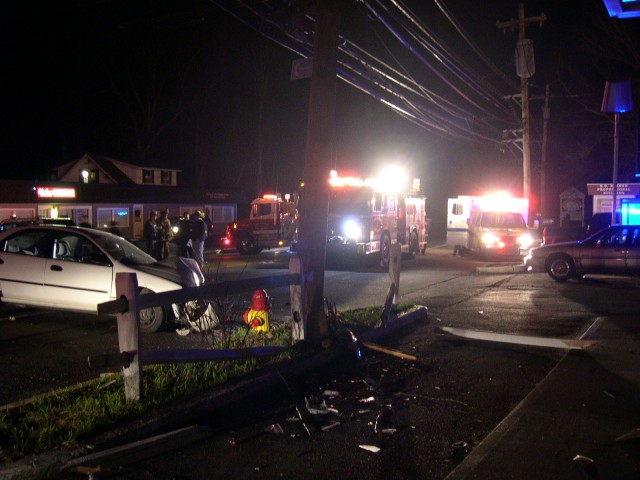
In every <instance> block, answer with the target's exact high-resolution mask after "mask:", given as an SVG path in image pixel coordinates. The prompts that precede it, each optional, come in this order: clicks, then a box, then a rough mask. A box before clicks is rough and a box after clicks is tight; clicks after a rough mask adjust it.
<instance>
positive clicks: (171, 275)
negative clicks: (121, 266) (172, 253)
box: [129, 257, 204, 287]
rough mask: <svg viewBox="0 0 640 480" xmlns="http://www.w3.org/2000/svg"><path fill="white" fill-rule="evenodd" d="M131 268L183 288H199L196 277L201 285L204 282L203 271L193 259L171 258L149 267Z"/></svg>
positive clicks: (134, 266) (133, 266)
mask: <svg viewBox="0 0 640 480" xmlns="http://www.w3.org/2000/svg"><path fill="white" fill-rule="evenodd" d="M129 267H130V268H132V269H134V270H138V271H141V272H145V273H148V274H150V275H154V276H156V277H160V278H164V279H165V280H169V281H171V282H174V283H177V284H179V285H181V286H182V287H193V286H197V283H196V282H195V280H194V277H195V278H198V279H199V280H200V282H199V284H200V285H201V284H202V283H203V281H204V276H203V275H202V271H201V270H200V268H199V267H198V264H197V263H196V261H195V260H193V259H191V258H181V257H169V258H166V259H164V260H162V261H160V262H155V263H150V264H148V265H129Z"/></svg>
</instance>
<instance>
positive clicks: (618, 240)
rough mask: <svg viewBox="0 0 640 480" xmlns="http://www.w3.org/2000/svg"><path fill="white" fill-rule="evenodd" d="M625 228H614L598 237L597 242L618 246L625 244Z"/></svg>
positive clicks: (603, 244) (602, 244)
mask: <svg viewBox="0 0 640 480" xmlns="http://www.w3.org/2000/svg"><path fill="white" fill-rule="evenodd" d="M627 230H628V229H626V228H622V229H620V230H615V231H613V232H611V233H610V234H609V235H605V236H603V237H602V238H601V239H600V242H599V244H600V245H601V246H607V245H612V246H620V245H625V244H626V243H627Z"/></svg>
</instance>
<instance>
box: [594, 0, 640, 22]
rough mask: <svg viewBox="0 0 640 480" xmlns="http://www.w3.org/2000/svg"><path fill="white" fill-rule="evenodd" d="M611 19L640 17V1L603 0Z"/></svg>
mask: <svg viewBox="0 0 640 480" xmlns="http://www.w3.org/2000/svg"><path fill="white" fill-rule="evenodd" d="M603 2H604V6H605V7H607V12H609V16H610V17H617V18H635V17H640V1H639V0H603Z"/></svg>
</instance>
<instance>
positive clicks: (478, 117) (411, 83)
mask: <svg viewBox="0 0 640 480" xmlns="http://www.w3.org/2000/svg"><path fill="white" fill-rule="evenodd" d="M210 1H211V2H212V3H215V4H216V5H218V6H219V7H221V8H223V9H224V10H225V11H227V12H228V13H230V14H231V15H233V16H234V17H235V18H237V19H238V20H240V21H241V22H242V23H244V24H246V25H248V26H249V27H251V28H253V29H254V30H256V31H258V32H259V33H261V34H262V35H265V36H266V37H267V38H269V39H270V40H272V41H274V42H275V43H277V44H279V45H281V46H282V47H284V48H286V49H288V50H290V51H292V52H294V53H295V54H297V55H299V56H301V57H304V58H310V57H311V56H312V54H313V32H312V29H310V28H303V27H302V26H301V25H300V23H299V22H297V24H296V22H291V21H289V22H284V21H283V20H282V17H279V16H278V12H279V11H278V9H277V8H276V7H274V6H273V5H272V4H273V2H263V1H259V0H254V1H233V0H210ZM374 1H376V4H377V6H378V10H380V9H384V13H383V12H380V11H378V10H376V9H374V8H373V6H372V5H371V2H369V1H367V0H360V3H362V4H365V5H367V9H368V11H369V12H370V13H371V14H372V15H373V16H374V17H375V18H377V19H378V21H379V23H380V24H381V25H383V26H384V28H385V29H386V31H388V32H389V33H391V35H392V36H393V37H395V38H396V39H397V40H398V41H399V42H400V43H401V44H402V45H403V46H404V48H405V49H407V50H408V51H409V52H410V53H411V54H412V55H413V57H414V58H417V59H418V60H419V61H420V63H421V64H423V65H425V66H426V67H427V68H428V69H429V71H431V72H432V73H433V74H434V75H435V76H436V78H438V79H439V80H440V81H441V82H442V83H443V84H444V85H446V86H447V87H448V88H449V89H450V90H451V91H453V92H455V94H456V95H457V96H458V97H459V98H462V99H463V100H464V103H466V104H467V105H468V106H470V107H471V108H472V109H474V110H476V111H477V113H472V112H471V111H469V110H468V109H466V108H464V107H463V106H461V105H460V104H458V103H454V102H453V101H452V100H450V99H447V98H446V97H445V96H444V95H443V94H438V93H436V92H435V91H434V90H433V89H432V88H427V87H426V86H425V85H424V84H423V83H422V82H419V81H416V80H415V79H414V78H413V76H412V75H410V74H409V70H408V69H406V68H404V67H403V66H402V62H400V61H398V59H397V58H395V57H394V56H393V54H392V53H391V49H389V48H388V46H386V45H385V49H386V50H387V52H388V54H389V55H391V56H392V58H394V62H395V63H397V64H398V65H399V66H400V69H401V70H402V72H401V71H400V70H399V69H398V68H393V67H391V66H390V65H388V63H386V62H385V61H383V60H381V59H380V58H378V57H376V56H374V55H372V54H371V53H369V52H368V51H367V50H365V49H364V48H362V47H360V46H358V45H356V44H355V43H354V42H352V41H350V40H349V39H347V38H346V37H344V36H342V37H341V41H340V46H339V56H338V71H337V75H338V77H339V78H340V79H341V80H342V81H345V82H346V83H347V84H349V85H351V86H353V87H355V88H357V89H358V90H360V91H362V92H364V93H366V94H368V95H369V96H371V97H372V98H374V99H376V100H377V101H379V102H380V103H382V104H384V105H386V106H387V107H388V108H390V109H392V110H393V111H395V112H396V113H398V114H399V115H401V116H402V117H403V118H406V119H407V120H409V121H410V122H412V123H414V124H416V125H418V126H420V127H422V128H424V129H425V130H428V131H431V132H433V133H436V134H438V135H445V136H449V137H452V138H457V139H461V138H462V139H464V138H475V139H477V140H482V141H488V142H491V143H496V142H497V143H499V142H500V141H501V140H500V139H499V136H500V135H499V132H500V128H499V127H497V126H496V125H494V122H498V123H504V124H512V123H511V122H509V121H507V120H506V119H502V118H500V116H499V115H497V114H496V113H494V112H491V111H490V110H489V109H487V108H486V107H485V106H483V105H481V104H480V103H479V100H482V101H483V102H486V103H488V105H490V106H491V107H492V108H496V109H497V110H498V111H500V110H501V109H502V108H504V109H507V107H506V106H502V105H500V102H499V101H497V100H496V97H495V94H494V92H492V91H490V89H485V88H484V87H483V86H482V85H480V84H479V83H478V82H476V81H475V80H474V79H473V78H472V75H470V74H469V73H468V72H470V71H471V70H470V69H468V67H467V66H465V65H464V63H463V62H461V61H460V60H459V59H458V58H457V57H456V56H455V54H453V52H450V49H448V48H446V45H444V44H443V43H442V42H441V41H440V40H439V39H437V37H436V36H435V35H433V34H432V32H429V31H428V29H426V27H425V26H424V25H422V23H421V22H420V21H419V20H418V19H417V18H416V17H415V15H413V13H411V11H410V10H409V9H407V8H406V7H405V6H404V5H402V4H401V2H399V1H398V0H391V4H392V6H393V7H395V8H396V9H398V10H399V11H401V12H402V15H401V16H399V15H397V14H391V13H392V12H391V10H390V9H389V8H387V6H386V5H384V4H383V3H382V2H381V0H374ZM276 3H277V2H276ZM282 5H283V6H282V8H288V7H287V5H284V4H282ZM398 5H399V7H398ZM400 9H402V10H400ZM245 13H249V14H250V15H251V16H252V17H254V18H253V19H252V20H249V19H248V18H247V15H246V14H245ZM385 13H387V15H385ZM388 17H390V18H388ZM403 18H404V19H405V20H403ZM304 20H306V21H308V22H309V23H310V24H313V22H314V21H315V19H314V18H313V16H312V15H310V14H306V15H305V18H304ZM407 21H408V22H409V23H410V24H411V25H413V28H410V26H409V25H407V23H406V22H407ZM407 36H408V37H409V38H410V39H411V41H410V40H409V39H408V38H406V37H407ZM425 37H426V38H425ZM378 39H379V41H380V42H381V43H382V44H384V40H383V39H382V38H381V37H380V36H379V35H378ZM425 52H426V53H425ZM425 55H430V56H432V58H436V62H437V63H439V64H440V65H441V66H442V67H443V68H444V69H445V71H449V72H450V73H451V74H453V75H454V78H457V79H458V81H459V82H460V83H461V85H463V86H464V88H467V89H469V93H471V92H474V94H475V95H477V96H478V100H474V99H472V98H471V97H470V96H469V93H466V92H464V91H462V90H461V88H460V87H459V86H457V85H455V84H454V83H453V82H452V81H451V80H450V79H448V78H447V77H446V76H445V75H444V73H442V72H441V71H440V70H438V69H437V68H436V67H435V65H434V64H432V63H431V62H429V61H428V60H427V57H426V56H425ZM403 72H404V73H403ZM507 111H508V109H507ZM488 119H491V120H492V122H489V121H488ZM473 125H475V127H474V126H473ZM480 126H483V128H484V129H487V130H488V131H487V132H486V133H482V132H481V131H480V130H479V127H480Z"/></svg>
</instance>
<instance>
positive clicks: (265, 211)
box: [222, 194, 298, 255]
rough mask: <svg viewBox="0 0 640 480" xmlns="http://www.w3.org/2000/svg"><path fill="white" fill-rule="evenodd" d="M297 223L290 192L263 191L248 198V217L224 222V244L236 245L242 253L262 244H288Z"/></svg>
mask: <svg viewBox="0 0 640 480" xmlns="http://www.w3.org/2000/svg"><path fill="white" fill-rule="evenodd" d="M297 226H298V205H297V201H295V200H292V199H291V198H290V196H289V195H285V199H284V200H283V199H282V197H281V195H272V194H266V195H263V196H262V197H260V198H256V199H255V200H253V201H252V202H251V211H250V212H249V218H244V219H241V220H237V221H236V222H234V223H230V224H229V225H227V232H226V237H225V238H223V239H222V245H223V246H224V247H225V248H232V247H235V248H236V249H237V250H238V252H240V253H241V254H243V255H253V254H257V253H260V252H261V251H262V250H263V249H265V248H276V247H282V246H286V245H290V244H291V242H292V241H293V240H294V238H295V234H296V231H297Z"/></svg>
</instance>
